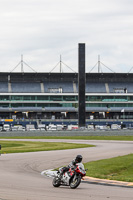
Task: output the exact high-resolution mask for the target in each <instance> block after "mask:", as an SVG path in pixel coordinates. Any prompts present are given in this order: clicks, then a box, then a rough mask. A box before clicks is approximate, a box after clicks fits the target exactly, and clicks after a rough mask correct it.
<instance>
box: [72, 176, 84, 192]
mask: <svg viewBox="0 0 133 200" xmlns="http://www.w3.org/2000/svg"><path fill="white" fill-rule="evenodd" d="M80 182H81V176H74V177H73V178H72V179H71V181H70V188H71V189H75V188H77V187H78V186H79V184H80Z"/></svg>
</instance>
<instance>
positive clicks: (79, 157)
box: [59, 155, 83, 180]
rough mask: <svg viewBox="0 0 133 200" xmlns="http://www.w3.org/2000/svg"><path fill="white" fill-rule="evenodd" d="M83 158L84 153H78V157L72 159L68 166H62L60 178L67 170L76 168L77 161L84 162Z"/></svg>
mask: <svg viewBox="0 0 133 200" xmlns="http://www.w3.org/2000/svg"><path fill="white" fill-rule="evenodd" d="M82 159H83V157H82V155H77V156H76V158H75V159H74V160H72V161H71V162H70V163H69V165H68V166H67V167H62V168H61V169H60V176H59V179H60V180H61V178H62V175H63V174H64V173H65V172H67V171H68V170H69V169H70V168H74V167H75V165H76V164H77V163H81V162H82Z"/></svg>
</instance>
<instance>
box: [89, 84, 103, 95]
mask: <svg viewBox="0 0 133 200" xmlns="http://www.w3.org/2000/svg"><path fill="white" fill-rule="evenodd" d="M86 93H106V88H105V83H90V82H86Z"/></svg>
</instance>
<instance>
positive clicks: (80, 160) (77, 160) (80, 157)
mask: <svg viewBox="0 0 133 200" xmlns="http://www.w3.org/2000/svg"><path fill="white" fill-rule="evenodd" d="M82 159H83V157H82V156H81V155H77V156H76V158H75V161H76V162H77V163H80V162H82Z"/></svg>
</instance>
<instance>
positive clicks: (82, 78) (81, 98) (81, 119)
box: [78, 43, 86, 127]
mask: <svg viewBox="0 0 133 200" xmlns="http://www.w3.org/2000/svg"><path fill="white" fill-rule="evenodd" d="M85 82H86V75H85V44H84V43H80V44H79V46H78V88H79V89H78V90H79V91H78V103H79V105H78V126H79V127H85Z"/></svg>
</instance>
